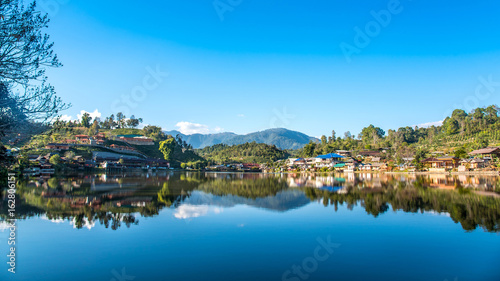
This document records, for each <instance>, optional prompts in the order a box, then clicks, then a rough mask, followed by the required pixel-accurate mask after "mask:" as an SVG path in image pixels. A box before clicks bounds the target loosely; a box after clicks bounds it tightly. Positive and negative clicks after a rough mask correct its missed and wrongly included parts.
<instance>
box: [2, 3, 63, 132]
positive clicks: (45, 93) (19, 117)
mask: <svg viewBox="0 0 500 281" xmlns="http://www.w3.org/2000/svg"><path fill="white" fill-rule="evenodd" d="M24 2H25V1H22V0H2V1H0V137H1V136H4V135H5V134H7V133H9V132H16V131H19V130H20V129H22V128H23V127H25V126H28V125H29V124H31V123H32V122H46V121H49V120H51V119H52V118H53V117H55V116H57V114H58V113H59V111H60V110H63V109H66V108H68V105H66V104H65V103H63V102H62V100H61V99H60V98H59V97H57V96H56V94H55V90H54V88H53V87H52V86H51V85H50V84H49V83H47V76H46V75H45V71H46V69H47V68H49V67H59V66H61V63H60V62H59V60H58V59H57V56H56V54H55V53H54V52H53V50H52V47H53V43H51V42H50V40H49V36H48V35H47V34H45V33H44V32H43V30H44V29H45V28H46V27H47V26H48V23H49V18H48V16H47V15H46V14H41V13H40V12H38V11H36V4H35V2H32V3H31V4H29V5H27V6H25V5H24Z"/></svg>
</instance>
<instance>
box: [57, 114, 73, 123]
mask: <svg viewBox="0 0 500 281" xmlns="http://www.w3.org/2000/svg"><path fill="white" fill-rule="evenodd" d="M59 120H60V121H65V122H68V121H71V120H73V117H72V116H70V115H66V114H64V115H62V116H61V117H59Z"/></svg>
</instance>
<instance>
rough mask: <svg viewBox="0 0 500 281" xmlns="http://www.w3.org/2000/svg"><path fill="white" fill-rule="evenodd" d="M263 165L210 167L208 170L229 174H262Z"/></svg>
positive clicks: (246, 164)
mask: <svg viewBox="0 0 500 281" xmlns="http://www.w3.org/2000/svg"><path fill="white" fill-rule="evenodd" d="M262 168H263V165H260V164H256V163H238V164H227V165H213V166H208V167H207V168H206V169H207V170H209V171H219V172H229V171H243V172H260V171H261V170H262Z"/></svg>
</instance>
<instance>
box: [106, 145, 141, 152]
mask: <svg viewBox="0 0 500 281" xmlns="http://www.w3.org/2000/svg"><path fill="white" fill-rule="evenodd" d="M109 147H110V148H112V149H117V150H126V151H136V149H135V148H133V147H131V146H125V145H116V144H112V145H110V146H109Z"/></svg>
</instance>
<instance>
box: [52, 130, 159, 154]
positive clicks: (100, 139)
mask: <svg viewBox="0 0 500 281" xmlns="http://www.w3.org/2000/svg"><path fill="white" fill-rule="evenodd" d="M113 139H115V140H120V141H123V142H125V143H128V144H134V145H154V141H153V140H152V139H150V138H147V137H144V136H137V135H133V136H130V137H127V136H117V137H113ZM105 141H106V135H105V134H104V133H99V134H97V135H95V136H93V137H90V136H88V135H76V136H75V139H66V140H64V141H63V142H62V143H49V144H47V145H46V146H45V148H46V149H51V150H57V151H65V150H69V149H70V148H71V147H72V146H75V145H92V146H104V147H106V148H109V149H111V150H114V151H125V152H137V149H135V148H134V147H132V146H128V145H117V144H112V145H109V146H105V145H104V143H105Z"/></svg>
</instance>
